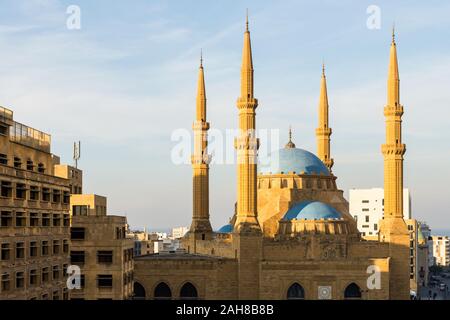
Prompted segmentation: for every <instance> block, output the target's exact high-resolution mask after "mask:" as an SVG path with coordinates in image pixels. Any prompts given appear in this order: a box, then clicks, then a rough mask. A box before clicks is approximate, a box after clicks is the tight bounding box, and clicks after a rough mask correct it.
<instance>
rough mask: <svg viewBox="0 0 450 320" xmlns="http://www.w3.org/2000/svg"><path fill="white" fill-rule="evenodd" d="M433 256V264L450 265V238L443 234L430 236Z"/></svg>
mask: <svg viewBox="0 0 450 320" xmlns="http://www.w3.org/2000/svg"><path fill="white" fill-rule="evenodd" d="M431 238H432V240H433V256H434V261H435V264H436V265H438V266H443V267H447V266H449V265H450V238H449V237H445V236H432V237H431Z"/></svg>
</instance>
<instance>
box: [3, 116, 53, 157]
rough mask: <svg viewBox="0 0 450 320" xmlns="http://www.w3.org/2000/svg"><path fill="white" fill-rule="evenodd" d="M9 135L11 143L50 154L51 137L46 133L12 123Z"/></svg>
mask: <svg viewBox="0 0 450 320" xmlns="http://www.w3.org/2000/svg"><path fill="white" fill-rule="evenodd" d="M0 112H1V109H0ZM11 112H12V111H11ZM0 120H1V116H0ZM9 135H10V140H11V141H13V142H16V143H19V144H22V145H24V146H27V147H31V148H34V149H37V150H41V151H44V152H48V153H50V143H51V136H50V135H49V134H47V133H44V132H42V131H39V130H36V129H33V128H31V127H28V126H26V125H24V124H21V123H19V122H16V121H13V124H12V125H11V127H10V132H9Z"/></svg>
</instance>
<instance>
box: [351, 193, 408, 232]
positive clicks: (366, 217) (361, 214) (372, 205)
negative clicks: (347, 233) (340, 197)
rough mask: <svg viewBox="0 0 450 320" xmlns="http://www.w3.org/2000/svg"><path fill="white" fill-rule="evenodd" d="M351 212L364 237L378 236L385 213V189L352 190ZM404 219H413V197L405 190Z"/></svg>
mask: <svg viewBox="0 0 450 320" xmlns="http://www.w3.org/2000/svg"><path fill="white" fill-rule="evenodd" d="M349 211H350V214H351V215H352V216H353V217H354V218H355V220H356V223H357V225H358V230H359V231H360V232H361V234H362V236H377V235H378V231H379V227H380V220H381V219H382V218H383V212H384V189H383V188H371V189H350V191H349ZM403 219H411V196H410V193H409V190H408V189H403Z"/></svg>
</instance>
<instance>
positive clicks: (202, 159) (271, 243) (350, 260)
mask: <svg viewBox="0 0 450 320" xmlns="http://www.w3.org/2000/svg"><path fill="white" fill-rule="evenodd" d="M253 86H254V77H253V60H252V50H251V43H250V31H249V27H248V19H247V22H246V30H245V32H244V45H243V54H242V68H241V90H240V91H241V92H240V96H239V98H238V99H237V108H238V112H239V116H238V123H239V129H240V133H239V135H238V137H237V138H236V140H235V148H236V151H237V203H236V210H235V211H236V212H235V214H234V216H233V218H232V219H231V221H230V222H229V223H228V224H225V225H224V226H223V227H222V228H220V229H219V230H217V231H213V230H212V228H211V224H210V219H209V217H210V216H209V162H210V156H209V155H208V154H207V132H208V129H209V127H210V126H209V123H208V122H207V119H206V92H205V81H204V68H203V65H202V62H201V63H200V68H199V77H198V92H197V101H196V118H195V121H194V123H193V132H194V152H193V154H192V168H193V212H192V224H191V227H190V231H189V232H188V233H187V234H186V236H185V237H184V238H183V240H182V245H183V249H182V250H177V251H176V252H172V253H157V254H150V255H144V256H140V257H136V259H135V277H134V278H135V294H136V296H137V297H140V298H143V299H144V298H145V299H247V300H255V299H312V300H313V299H334V300H339V299H383V300H386V299H394V300H406V299H409V234H408V230H407V226H406V224H405V221H404V219H403V208H402V206H403V199H402V197H403V192H402V190H403V155H404V153H405V144H403V143H402V135H401V132H402V126H401V123H402V120H401V117H402V114H403V106H402V105H401V104H400V96H399V73H398V65H397V52H396V42H395V37H394V34H393V36H392V43H391V48H390V61H389V69H388V81H387V103H386V105H385V107H384V115H385V119H386V123H385V127H386V128H385V130H386V141H385V143H384V144H383V145H382V147H381V151H382V154H383V157H384V190H385V200H384V201H385V203H384V208H385V211H384V218H383V219H382V220H381V221H380V232H379V238H378V239H376V240H374V241H369V240H365V239H363V238H362V237H361V235H360V233H359V232H358V229H357V227H356V221H355V220H354V218H353V217H352V216H351V215H350V214H349V208H348V202H347V200H346V199H345V198H344V196H343V191H342V190H340V189H339V188H338V186H337V184H336V179H337V177H336V176H335V175H334V174H333V171H332V167H333V164H334V162H333V159H332V157H331V153H330V136H331V134H332V130H331V128H330V127H329V115H328V97H327V85H326V76H325V70H324V69H322V76H321V87H320V98H319V105H318V113H319V115H318V118H319V121H318V123H319V125H318V127H317V129H316V131H315V134H316V138H317V154H316V155H315V154H313V153H311V152H309V151H306V150H303V149H300V148H297V147H296V145H295V144H294V141H292V137H291V134H289V141H288V142H287V144H286V145H285V146H284V147H283V148H282V149H280V150H278V151H276V152H275V153H274V154H272V155H271V161H270V163H269V164H267V165H264V166H263V165H261V166H259V165H258V161H257V157H258V153H257V152H258V147H259V140H258V139H257V138H256V137H255V134H254V130H255V129H256V113H255V110H256V108H257V107H258V104H259V103H258V100H257V99H256V98H255V97H254V91H253Z"/></svg>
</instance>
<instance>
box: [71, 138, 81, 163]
mask: <svg viewBox="0 0 450 320" xmlns="http://www.w3.org/2000/svg"><path fill="white" fill-rule="evenodd" d="M80 156H81V142H80V141H78V143H76V142H74V143H73V160H74V161H75V168H76V169H78V160H80Z"/></svg>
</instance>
